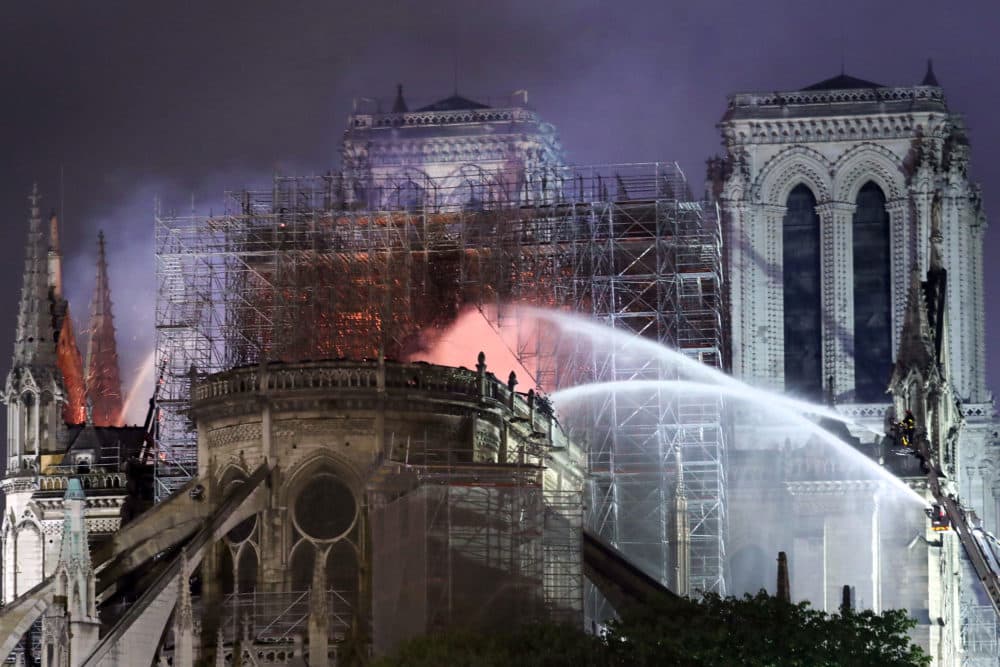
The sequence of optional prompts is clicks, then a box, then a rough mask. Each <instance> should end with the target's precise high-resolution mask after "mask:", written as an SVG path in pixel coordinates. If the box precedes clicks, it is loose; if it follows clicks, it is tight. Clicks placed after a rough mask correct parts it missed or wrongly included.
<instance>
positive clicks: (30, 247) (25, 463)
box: [3, 186, 64, 505]
mask: <svg viewBox="0 0 1000 667" xmlns="http://www.w3.org/2000/svg"><path fill="white" fill-rule="evenodd" d="M39 199H40V197H39V196H38V187H37V186H35V188H34V189H33V190H32V193H31V196H30V197H29V201H30V202H31V216H30V219H29V223H28V242H27V246H26V249H25V260H24V278H23V283H22V288H21V299H20V303H19V305H18V314H17V331H16V333H15V336H14V358H13V362H12V364H11V370H10V373H9V374H8V375H7V384H6V388H5V391H4V396H3V398H4V402H5V403H6V404H7V457H8V460H7V474H8V475H16V474H24V473H37V471H38V468H39V465H40V462H39V457H40V456H41V455H42V454H45V453H54V452H55V450H56V448H57V445H58V433H59V431H60V428H61V426H62V419H61V417H62V415H61V409H62V403H63V400H64V394H63V388H62V377H61V373H60V371H59V367H58V365H57V352H56V327H55V321H54V316H55V313H54V309H53V304H52V300H51V298H50V292H49V258H48V242H47V239H46V233H45V230H44V229H43V227H42V220H41V216H40V215H39V210H38V201H39ZM9 504H10V499H8V505H9Z"/></svg>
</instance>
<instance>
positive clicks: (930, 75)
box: [920, 58, 941, 87]
mask: <svg viewBox="0 0 1000 667" xmlns="http://www.w3.org/2000/svg"><path fill="white" fill-rule="evenodd" d="M920 85H921V86H939V87H940V86H941V84H940V83H938V80H937V77H936V76H935V75H934V61H933V60H931V59H930V58H928V59H927V72H926V73H925V74H924V80H923V81H921V82H920Z"/></svg>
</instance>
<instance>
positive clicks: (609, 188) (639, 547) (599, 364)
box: [156, 163, 726, 593]
mask: <svg viewBox="0 0 1000 667" xmlns="http://www.w3.org/2000/svg"><path fill="white" fill-rule="evenodd" d="M469 173H470V175H469V176H468V178H467V179H466V181H464V182H461V183H456V182H454V179H452V180H450V181H448V182H447V183H446V182H444V181H441V182H433V179H424V180H423V181H421V182H420V183H415V182H413V181H412V179H404V180H398V179H397V181H386V182H384V183H378V184H373V183H370V182H365V183H355V182H350V181H349V179H345V177H343V176H320V177H306V178H288V177H277V178H275V179H274V182H273V185H272V187H271V188H270V189H269V190H263V191H242V192H235V193H230V195H229V196H228V199H227V201H228V206H227V210H226V211H225V213H224V214H222V215H218V216H210V217H202V218H195V217H191V218H177V217H157V220H156V259H157V264H156V265H157V277H158V284H159V296H158V300H157V311H156V317H157V321H156V325H157V364H160V363H164V364H165V366H164V368H165V374H164V385H163V389H162V396H163V399H162V401H161V404H162V408H163V413H162V414H163V416H162V424H161V428H160V440H159V451H158V459H157V480H158V492H159V493H158V495H159V497H163V496H164V495H166V494H168V493H169V492H170V491H171V490H173V489H176V488H177V487H178V486H179V485H180V484H182V483H183V482H184V481H185V480H186V479H187V478H189V477H190V475H191V474H192V473H193V471H194V464H195V461H196V454H197V442H196V437H195V435H194V433H193V432H192V431H191V428H190V424H189V423H188V420H187V417H186V407H187V405H188V403H187V401H188V391H189V388H190V382H191V374H192V373H193V372H194V373H206V372H213V371H218V370H223V369H225V368H229V367H233V366H240V365H247V364H256V363H262V362H266V361H270V360H283V361H301V360H306V359H330V358H344V357H346V358H353V359H363V358H375V357H377V356H379V355H384V356H386V357H388V358H405V357H409V356H412V355H414V353H418V352H419V351H420V350H421V349H423V348H424V347H425V346H426V345H427V344H428V343H429V342H431V341H430V340H429V334H431V333H432V332H434V331H437V330H441V329H443V328H444V327H446V326H448V325H449V324H451V323H452V322H454V320H455V318H456V317H457V316H458V314H459V313H460V312H461V311H462V310H463V309H465V308H468V307H477V308H480V309H481V310H482V312H484V313H486V314H488V316H489V318H490V320H491V321H492V323H493V324H494V325H495V326H496V327H497V328H498V329H500V330H503V329H504V328H505V327H506V326H507V325H508V323H509V322H510V320H511V315H512V310H511V305H512V304H530V305H535V306H540V307H546V308H555V309H561V310H569V311H574V312H578V313H581V314H584V315H586V316H589V317H591V318H593V319H595V320H598V321H600V322H603V323H605V324H607V325H608V326H610V327H612V328H613V329H615V330H616V331H618V332H622V333H626V334H629V335H636V336H641V337H643V338H646V339H649V340H652V341H655V342H656V343H660V344H663V345H668V346H670V347H673V348H676V349H680V350H681V351H683V352H684V354H686V355H688V356H689V357H690V358H692V359H696V360H698V361H701V362H702V363H705V364H707V365H709V366H712V367H714V368H722V366H723V359H722V349H723V346H722V306H721V296H720V295H721V281H722V271H721V255H720V253H721V231H720V226H719V218H718V215H717V212H716V211H715V210H714V208H709V207H705V206H704V205H703V204H701V203H699V202H697V201H695V200H693V199H692V197H691V195H690V192H689V189H688V187H687V184H686V181H685V178H684V175H683V173H682V172H681V171H680V169H679V168H678V167H677V166H676V165H675V164H669V163H649V164H629V165H610V166H596V167H579V168H575V167H574V168H568V167H567V168H560V169H557V170H556V171H553V170H552V169H551V168H549V169H548V170H547V171H546V172H545V173H543V174H530V173H528V174H523V175H522V176H521V177H519V178H518V179H513V180H512V179H510V178H507V177H503V178H499V177H497V175H491V174H488V173H485V172H483V171H482V170H479V171H475V170H473V171H470V172H469ZM477 179H478V180H477ZM473 181H475V182H473ZM511 182H515V183H516V185H515V186H514V188H513V189H511V186H510V183H511ZM373 201H374V202H378V203H379V206H380V207H381V208H380V209H379V210H371V209H366V208H359V205H358V204H357V202H366V203H371V202H373ZM514 352H515V354H516V355H517V356H518V357H519V359H520V360H521V361H522V363H523V365H524V366H525V367H526V368H528V369H529V371H530V372H531V373H532V375H533V378H532V380H533V382H534V384H535V385H536V386H538V387H540V388H543V389H545V390H547V391H552V390H555V389H559V388H563V387H568V386H573V385H577V384H581V383H586V382H593V381H620V380H632V379H654V380H664V379H674V378H675V377H676V369H675V368H672V367H670V366H669V365H667V364H664V363H662V362H660V361H658V360H656V359H652V358H646V359H636V358H635V355H625V354H622V353H621V352H620V350H617V349H615V347H614V346H612V347H611V348H610V349H600V348H599V347H598V346H595V345H592V344H591V345H588V344H584V343H581V341H579V340H578V339H577V338H576V337H573V336H556V335H552V336H548V335H538V334H537V332H534V333H532V332H524V331H518V332H517V334H516V342H515V343H514ZM523 383H524V379H523V378H522V384H523ZM570 426H571V427H573V428H575V429H576V430H577V432H579V433H584V434H585V435H586V436H587V439H588V441H589V465H590V483H589V494H590V499H589V502H588V507H589V511H588V516H587V517H586V521H587V522H588V523H589V525H591V526H592V528H594V529H595V530H596V531H597V532H599V534H601V535H602V536H603V537H605V538H606V539H608V540H609V541H611V542H612V543H613V544H615V545H616V546H618V547H619V548H620V549H622V550H623V551H624V552H625V553H626V554H627V555H628V556H629V557H631V558H633V559H634V560H636V561H637V562H638V563H639V564H640V565H642V566H643V567H644V568H645V569H646V570H647V571H648V572H649V574H651V575H652V576H655V577H656V578H658V579H659V580H661V581H662V582H664V583H667V582H669V581H670V580H671V567H672V564H671V563H670V562H669V560H670V558H669V539H668V526H669V525H671V518H672V517H670V516H669V513H670V507H671V503H670V496H671V494H672V493H673V490H674V488H675V484H676V472H677V471H676V470H675V467H676V466H675V464H674V461H675V460H676V457H675V452H676V451H677V450H678V449H680V450H681V454H682V456H681V457H680V460H681V461H682V464H681V465H682V467H683V474H684V483H685V488H686V489H687V508H688V510H687V512H688V517H687V519H688V521H687V524H688V525H689V526H690V533H691V535H690V549H691V553H690V563H691V566H690V574H689V589H690V590H692V591H696V592H697V591H715V592H720V593H722V592H724V591H725V583H724V581H725V573H724V567H723V565H724V561H725V547H724V536H725V530H726V528H725V488H726V482H725V457H726V447H725V436H724V424H723V415H722V405H721V404H720V402H719V401H718V400H716V399H712V400H705V399H702V398H698V397H682V396H678V395H677V394H676V393H668V392H666V391H661V392H653V393H652V394H650V395H645V396H637V395H636V394H635V393H634V392H609V393H608V394H607V395H606V396H605V397H603V398H602V400H601V401H599V403H598V405H597V406H596V408H595V409H594V410H593V411H592V413H591V414H590V415H589V416H588V417H587V419H586V422H585V423H574V424H571V425H570Z"/></svg>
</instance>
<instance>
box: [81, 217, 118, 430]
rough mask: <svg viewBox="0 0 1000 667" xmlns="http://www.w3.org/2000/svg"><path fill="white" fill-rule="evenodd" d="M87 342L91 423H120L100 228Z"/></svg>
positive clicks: (105, 424)
mask: <svg viewBox="0 0 1000 667" xmlns="http://www.w3.org/2000/svg"><path fill="white" fill-rule="evenodd" d="M89 329H90V341H89V343H88V345H87V397H88V399H89V400H90V401H91V402H92V404H93V423H94V425H95V426H121V425H122V417H123V415H122V410H123V397H122V386H121V375H120V373H119V367H118V349H117V345H116V342H115V325H114V316H113V315H112V312H111V286H110V283H109V280H108V263H107V258H106V256H105V246H104V232H103V231H102V232H99V233H98V235H97V279H96V285H95V287H94V298H93V300H92V301H91V308H90V327H89Z"/></svg>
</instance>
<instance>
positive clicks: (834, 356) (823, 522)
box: [710, 64, 1000, 665]
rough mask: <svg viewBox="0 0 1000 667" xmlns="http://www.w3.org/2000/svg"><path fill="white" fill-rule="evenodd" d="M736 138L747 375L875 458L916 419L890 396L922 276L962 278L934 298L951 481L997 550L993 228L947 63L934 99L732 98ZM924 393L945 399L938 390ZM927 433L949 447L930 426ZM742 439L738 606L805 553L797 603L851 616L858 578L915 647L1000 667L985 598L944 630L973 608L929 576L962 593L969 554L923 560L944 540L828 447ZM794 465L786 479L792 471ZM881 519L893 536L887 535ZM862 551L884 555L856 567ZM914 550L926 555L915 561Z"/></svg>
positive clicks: (722, 190)
mask: <svg viewBox="0 0 1000 667" xmlns="http://www.w3.org/2000/svg"><path fill="white" fill-rule="evenodd" d="M720 128H721V130H722V134H723V139H724V142H725V146H726V151H727V155H726V158H725V159H724V160H718V161H712V162H711V163H710V164H711V167H712V168H711V170H710V177H711V178H712V180H713V182H714V189H715V192H716V194H717V196H718V202H719V205H720V207H721V209H722V211H723V219H724V229H725V233H726V236H725V240H726V245H725V248H726V252H727V275H728V277H729V280H728V281H727V286H728V289H727V299H728V306H729V322H730V339H731V341H730V342H731V349H732V371H733V375H734V376H736V377H737V378H739V379H741V380H743V381H745V382H747V383H749V384H754V385H758V386H762V387H766V388H769V389H775V390H778V391H785V392H788V393H791V394H793V395H797V396H805V397H811V398H813V399H823V398H825V399H826V400H827V401H829V402H833V403H835V405H836V409H837V410H838V411H839V412H841V413H842V414H844V415H845V416H847V417H849V418H850V419H852V420H853V421H854V422H855V425H853V426H852V427H851V435H850V436H848V437H853V438H856V439H857V444H858V445H859V447H861V448H867V449H868V450H869V451H872V450H873V449H875V448H876V445H877V441H878V439H879V438H880V437H881V436H879V435H876V434H881V433H884V432H885V431H886V429H887V422H888V420H889V419H890V418H893V417H894V418H895V419H901V418H902V415H900V414H899V413H898V412H897V413H896V414H895V415H893V412H892V410H893V407H894V406H893V405H892V402H893V401H892V400H890V395H889V394H888V393H887V392H886V389H887V388H888V387H889V381H890V377H891V375H892V372H893V369H894V367H896V366H897V365H898V364H901V363H902V362H905V361H906V353H907V350H908V344H907V340H906V339H907V336H906V335H904V327H905V326H906V323H907V321H908V319H910V315H908V312H909V308H908V303H909V304H912V302H913V299H914V295H913V294H912V292H913V290H912V289H911V286H912V284H913V276H914V274H916V275H917V276H919V277H923V276H924V275H927V274H928V273H927V272H928V271H929V270H932V269H933V270H937V269H941V268H942V267H943V268H944V269H947V280H935V281H929V282H930V283H932V286H934V289H937V290H939V293H938V294H936V295H932V294H930V293H928V294H927V296H926V301H927V303H928V305H929V304H930V303H932V302H934V301H937V303H939V304H940V305H941V307H942V310H941V312H943V313H947V315H946V316H945V317H944V318H943V321H935V320H934V319H933V318H929V319H930V325H931V328H932V329H933V331H934V335H935V336H936V340H935V343H934V344H935V346H936V347H937V350H938V352H939V356H940V361H941V363H942V369H941V370H935V373H936V374H937V376H936V377H938V378H939V379H940V380H941V382H942V383H943V385H944V387H945V388H946V389H947V391H948V392H950V395H951V396H953V397H954V399H953V400H952V401H949V403H950V404H951V405H950V407H949V410H948V414H947V415H945V416H944V417H941V415H940V414H939V413H938V412H937V411H931V410H929V409H928V414H933V415H934V418H935V419H937V418H942V419H943V421H946V422H947V423H948V428H949V429H954V433H955V436H956V441H955V442H954V443H952V445H953V446H954V448H955V451H954V455H955V457H956V460H954V461H950V462H949V463H950V464H951V465H954V469H953V470H952V471H950V472H947V471H946V474H948V476H949V478H950V482H952V483H954V484H955V493H956V494H957V495H959V496H960V498H961V500H962V502H963V503H964V504H965V506H966V508H967V509H968V510H973V511H974V512H975V514H976V515H977V516H979V517H981V519H982V528H983V529H985V530H988V531H991V532H994V533H995V532H996V530H997V526H998V508H1000V503H998V499H1000V484H998V480H1000V469H998V466H997V459H996V456H994V455H993V454H992V453H991V452H992V451H994V450H995V440H996V437H997V424H996V418H995V415H994V406H993V399H992V396H991V395H990V392H989V390H988V387H987V386H986V376H985V371H986V363H985V362H986V344H985V343H986V338H985V334H984V329H983V326H984V320H985V318H984V314H983V312H984V310H983V309H984V305H983V304H984V302H985V298H986V296H985V294H986V293H985V290H984V283H983V266H984V264H983V262H984V258H983V250H982V249H983V234H984V233H985V230H986V216H985V213H984V211H983V208H982V201H981V197H980V192H979V188H978V186H977V185H976V184H975V183H974V182H972V180H971V179H970V177H969V164H970V144H969V136H968V133H967V132H966V128H965V124H964V121H963V120H962V118H961V116H960V115H959V114H957V113H955V111H954V110H953V109H952V108H950V106H949V104H948V100H947V99H946V96H945V92H944V90H943V89H942V87H941V86H940V84H939V82H938V81H937V79H936V77H935V75H934V72H933V70H932V69H931V67H930V65H929V64H928V67H927V70H926V73H925V75H924V78H923V79H922V80H921V81H920V83H919V84H918V85H905V86H884V85H881V84H878V83H874V82H871V81H865V80H862V79H858V78H855V77H851V76H847V75H844V74H841V75H839V76H835V77H833V78H831V79H828V80H825V81H821V82H819V83H816V84H814V85H812V86H808V87H806V88H803V89H801V90H793V91H782V92H757V93H754V92H748V93H739V94H735V95H731V96H730V97H729V104H728V108H727V110H726V113H725V116H724V117H723V119H722V122H721V123H720ZM935 262H937V266H936V267H935ZM918 282H919V281H918ZM932 297H933V298H932ZM930 315H932V316H935V317H936V315H935V314H934V313H930ZM919 329H920V327H916V328H915V330H911V332H910V335H915V334H916V333H919ZM909 349H912V348H911V347H910V348H909ZM945 362H947V363H946V364H945ZM920 370H921V372H924V369H920ZM924 383H925V384H924V385H923V386H925V387H933V385H932V384H930V383H929V382H928V376H927V375H925V376H924ZM898 389H899V387H894V388H893V391H894V392H896V391H897V390H898ZM924 391H928V392H929V395H930V396H931V397H932V400H934V401H937V400H943V399H942V398H941V396H942V395H943V394H941V393H940V392H936V391H935V390H931V389H925V390H924ZM909 393H910V397H908V398H907V400H906V401H904V402H902V403H900V402H898V401H897V404H896V406H895V409H896V410H897V411H898V410H901V409H903V408H904V407H906V408H910V409H912V410H913V411H914V412H915V413H916V414H918V415H922V414H923V413H924V407H923V404H920V400H923V399H921V398H919V396H920V395H921V392H916V393H915V392H909ZM896 396H897V397H898V394H897V395H896ZM915 397H916V398H915ZM911 401H912V402H911ZM928 405H930V404H929V403H928ZM952 407H955V408H956V409H952ZM918 420H919V421H923V417H919V418H918ZM918 427H919V428H927V429H928V430H933V429H932V425H931V424H930V423H926V424H924V423H921V424H919V426H918ZM734 428H735V432H736V433H737V434H738V440H737V442H736V443H735V444H734V447H733V448H732V452H731V460H733V461H734V462H737V461H738V462H739V463H740V465H739V466H733V468H732V469H733V470H734V471H736V470H741V471H742V473H743V474H741V475H740V476H739V477H738V478H737V476H736V475H735V474H734V475H732V476H731V479H732V485H731V487H730V490H731V497H733V499H734V500H733V502H732V504H731V507H732V516H733V521H732V522H731V525H732V526H733V527H734V530H733V531H731V533H730V544H731V545H732V546H733V553H732V557H731V559H730V563H731V571H732V572H733V573H734V574H735V577H734V579H735V580H736V581H737V584H738V585H737V590H738V591H742V590H750V591H753V590H756V589H757V586H758V584H759V582H763V581H766V580H768V579H769V578H770V574H769V573H770V571H771V570H772V567H773V566H772V563H773V561H772V560H771V558H772V554H773V550H774V549H773V547H774V544H775V543H777V542H785V543H786V544H788V543H791V544H790V548H789V549H788V553H789V559H790V560H789V567H790V569H791V571H792V573H793V574H792V579H793V581H792V586H793V595H794V596H795V597H796V598H797V599H810V600H812V602H813V603H814V604H816V605H818V606H825V608H826V609H827V610H828V611H834V610H835V609H836V607H837V604H838V602H837V600H838V598H839V595H837V591H838V590H839V589H840V587H841V586H842V585H843V584H845V583H851V585H855V581H853V580H857V584H856V587H857V591H858V595H857V599H858V600H862V601H863V603H862V604H863V605H864V606H868V607H871V608H873V609H876V610H877V609H882V608H888V607H894V606H898V607H906V608H908V609H909V611H910V613H912V614H913V615H914V616H916V617H917V618H918V619H919V621H920V625H919V626H918V628H917V629H916V630H915V631H914V635H915V636H916V637H917V638H918V639H919V640H920V641H921V642H922V643H923V644H924V646H925V647H927V648H928V650H929V652H930V653H931V654H932V655H933V656H934V657H935V659H936V660H938V661H939V662H938V664H955V663H956V662H957V661H958V660H959V659H961V661H962V664H968V665H973V664H975V665H980V664H981V665H987V664H988V665H994V664H995V663H996V653H997V646H998V644H997V638H998V635H997V620H996V616H995V614H994V613H993V610H992V608H990V606H988V605H987V604H986V602H985V601H984V600H983V599H981V598H978V596H977V595H976V594H975V592H974V591H973V590H972V589H971V588H970V587H969V586H967V585H965V583H966V582H968V581H969V580H970V579H971V577H967V578H965V579H964V581H963V585H962V593H961V597H962V611H961V614H958V613H950V611H949V613H944V612H942V613H941V615H940V616H938V617H934V616H931V613H932V612H931V611H929V610H930V609H933V608H934V606H935V605H936V604H937V602H938V601H940V600H941V598H942V596H943V595H945V593H944V592H943V591H951V592H952V593H954V592H955V591H956V586H953V585H952V584H954V583H955V581H945V582H943V583H941V582H936V581H935V580H934V579H933V578H931V579H930V580H927V579H925V578H924V575H921V574H919V573H920V572H922V571H925V569H926V568H927V567H928V565H927V563H928V562H930V563H932V565H931V567H933V568H936V569H939V570H943V571H951V572H953V574H955V576H954V577H953V579H955V580H957V573H954V570H955V568H954V567H953V563H952V562H947V559H946V558H945V556H944V555H942V554H944V553H946V552H948V549H950V548H951V547H950V546H949V547H948V549H941V548H936V547H934V546H928V541H924V540H921V539H917V540H916V541H915V542H913V543H912V544H911V543H910V541H911V539H913V537H914V535H919V534H920V533H921V532H922V531H923V530H924V525H925V523H926V521H925V518H924V517H922V516H906V518H905V519H904V518H903V517H902V516H901V515H900V513H899V512H896V511H894V509H893V505H892V503H890V502H888V500H887V497H886V496H884V495H882V494H880V493H879V492H876V491H875V489H874V488H873V487H870V486H866V484H864V483H862V480H861V479H859V478H857V477H853V476H852V475H853V473H852V472H851V471H849V470H845V469H844V467H843V465H842V464H843V462H841V461H837V460H832V459H831V457H829V456H826V455H824V454H823V453H822V452H821V451H820V450H818V449H814V450H813V451H812V452H811V453H809V450H810V449H812V448H810V447H803V448H801V450H800V451H801V454H798V455H796V456H789V455H788V454H787V452H788V451H789V449H790V448H789V447H788V437H789V434H788V433H786V432H785V431H783V430H782V428H781V427H780V425H776V424H774V423H769V420H768V419H766V418H762V417H761V415H760V414H755V413H754V412H753V411H751V410H746V411H743V412H741V413H739V414H737V415H736V418H735V427H734ZM791 438H792V440H793V441H796V440H799V441H800V440H801V439H802V438H801V436H797V435H794V434H791ZM944 440H945V439H942V441H944ZM950 446H951V445H950ZM776 457H781V458H782V459H784V460H785V461H786V463H785V465H784V466H780V467H779V466H776V465H775V459H776ZM782 467H783V468H784V469H781V468H782ZM758 473H760V474H758ZM790 488H791V489H794V491H795V494H796V497H795V500H794V506H793V508H792V509H793V511H791V512H790V511H789V506H788V504H787V500H786V501H779V499H780V498H782V497H785V496H786V494H787V493H788V491H789V489H790ZM782 503H785V504H782ZM776 509H780V510H781V511H780V512H778V513H777V514H774V511H775V510H776ZM851 514H853V515H854V516H855V517H865V523H866V528H865V529H864V530H861V531H859V530H857V528H856V527H857V526H858V524H859V523H860V522H859V521H857V520H856V519H854V520H847V521H845V519H844V517H846V516H849V515H851ZM790 515H791V516H792V520H789V516H790ZM762 516H765V517H769V516H776V519H775V520H761V517H762ZM869 520H871V521H874V522H875V523H876V524H877V525H878V526H879V530H877V531H876V530H873V529H871V528H868V527H867V523H868V522H869ZM842 536H843V537H842ZM845 540H848V541H849V542H850V543H851V544H852V546H860V545H862V544H863V545H864V548H852V549H851V550H850V552H849V553H848V552H845V551H839V552H838V550H839V549H841V548H842V547H841V546H840V545H841V543H843V542H844V541H845ZM900 542H901V544H902V545H903V546H904V547H905V546H906V545H909V547H910V548H908V549H905V550H904V549H898V550H897V547H899V546H900ZM929 543H930V544H931V545H933V544H934V543H936V540H933V539H930V540H929ZM946 546H947V542H946ZM952 546H953V545H952ZM890 553H891V554H893V555H892V557H891V558H890V556H889V555H888V554H890ZM845 564H850V566H849V567H846V568H845ZM796 572H798V574H796ZM862 580H863V581H862ZM917 584H919V585H917ZM939 584H940V585H939ZM963 652H964V653H963ZM959 656H961V657H959Z"/></svg>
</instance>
